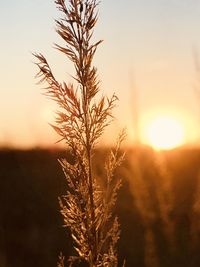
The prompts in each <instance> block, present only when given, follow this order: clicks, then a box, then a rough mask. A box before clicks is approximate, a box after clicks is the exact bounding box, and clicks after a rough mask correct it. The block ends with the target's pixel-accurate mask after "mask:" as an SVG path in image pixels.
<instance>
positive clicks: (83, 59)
mask: <svg viewBox="0 0 200 267" xmlns="http://www.w3.org/2000/svg"><path fill="white" fill-rule="evenodd" d="M55 4H56V6H57V8H58V9H59V10H60V12H61V13H62V15H63V17H62V19H60V20H56V31H57V33H58V34H59V35H60V37H61V38H62V39H63V40H64V42H65V44H66V45H65V46H60V45H58V44H56V48H57V49H58V50H59V51H61V52H62V53H63V54H64V55H65V56H67V57H68V59H69V60H70V61H71V62H72V63H73V65H74V68H75V72H76V75H75V76H74V80H75V84H76V85H74V84H68V83H66V82H59V81H58V80H57V79H56V78H55V76H54V75H53V73H52V70H51V68H50V66H49V64H48V62H47V60H46V58H45V57H44V56H43V55H42V54H34V56H35V57H36V59H37V63H36V65H37V66H38V68H39V72H38V74H37V77H38V78H39V80H40V82H46V84H47V87H46V88H45V94H46V95H47V96H48V97H50V98H51V99H53V100H54V101H55V102H57V104H58V106H59V111H58V112H57V113H56V115H57V117H56V123H55V125H52V127H53V128H54V130H55V131H56V132H57V133H58V135H59V136H60V141H62V140H63V141H64V142H65V143H66V145H67V147H68V149H69V150H70V153H71V157H72V159H73V161H68V160H67V159H60V160H59V162H60V164H61V166H62V169H63V172H64V174H65V176H66V181H67V184H68V188H69V190H68V191H67V193H66V195H64V196H62V197H61V198H60V200H59V202H60V207H61V213H62V215H63V218H64V225H65V226H67V227H69V228H70V230H71V235H72V238H73V241H74V248H75V250H76V251H77V256H72V257H70V259H69V264H70V266H73V264H74V262H76V261H80V260H83V261H85V262H86V263H87V264H88V266H90V267H97V266H98V267H100V266H107V267H114V266H117V265H118V263H117V262H118V259H117V241H118V239H119V235H120V231H119V222H118V218H117V217H116V216H114V215H113V206H114V205H115V202H116V198H117V191H118V189H119V187H120V184H121V181H119V180H117V181H116V180H115V179H113V177H114V172H115V169H116V168H117V167H118V166H119V165H120V164H121V162H122V160H123V157H124V156H123V155H122V154H121V153H120V144H121V142H122V141H123V139H124V132H122V134H121V135H120V136H119V139H118V141H117V145H116V147H115V149H114V150H113V151H111V153H110V155H109V157H108V159H107V161H106V162H105V170H106V172H105V173H106V188H105V189H102V187H101V186H100V183H99V182H98V179H97V178H96V177H95V175H94V173H93V169H92V161H93V153H94V148H95V145H96V143H97V141H98V139H99V137H100V136H101V135H102V134H103V132H104V130H105V128H106V126H107V125H109V124H110V121H111V120H112V110H113V108H114V106H115V103H116V101H117V97H116V95H115V94H114V95H113V96H112V97H111V98H107V97H105V96H102V97H98V99H99V100H98V101H97V100H96V99H97V95H98V93H99V90H100V88H99V80H98V76H97V69H96V68H95V67H94V66H93V64H92V62H93V57H94V55H95V52H96V49H97V47H98V45H99V44H100V43H101V42H102V41H101V40H100V41H97V42H94V43H93V42H92V35H93V30H94V27H95V24H96V22H97V18H98V15H97V11H96V9H97V5H98V2H97V1H96V0H69V1H64V0H56V1H55ZM58 266H60V267H63V266H64V258H63V256H60V260H59V263H58Z"/></svg>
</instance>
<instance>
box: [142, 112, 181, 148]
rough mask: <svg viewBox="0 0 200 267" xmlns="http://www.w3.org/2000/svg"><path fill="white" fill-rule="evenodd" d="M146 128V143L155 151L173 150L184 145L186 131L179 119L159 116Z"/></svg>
mask: <svg viewBox="0 0 200 267" xmlns="http://www.w3.org/2000/svg"><path fill="white" fill-rule="evenodd" d="M145 128H146V129H145V136H146V141H147V142H148V144H150V145H151V146H152V147H154V148H155V149H172V148H175V147H177V146H180V145H183V144H184V141H185V131H184V127H183V125H182V123H181V122H180V121H179V120H178V119H175V118H173V117H169V116H159V117H156V118H153V119H152V120H151V121H150V122H149V124H147V126H146V127H145Z"/></svg>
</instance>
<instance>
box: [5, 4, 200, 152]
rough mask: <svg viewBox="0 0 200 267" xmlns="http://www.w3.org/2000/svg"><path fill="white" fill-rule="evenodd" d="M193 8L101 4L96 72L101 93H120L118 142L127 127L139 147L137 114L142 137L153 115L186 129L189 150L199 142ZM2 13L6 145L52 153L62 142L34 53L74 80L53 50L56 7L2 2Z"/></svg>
mask: <svg viewBox="0 0 200 267" xmlns="http://www.w3.org/2000/svg"><path fill="white" fill-rule="evenodd" d="M188 3H189V1H185V0H183V1H179V0H176V1H172V0H168V1H167V0H149V1H144V0H143V1H141V0H136V1H132V0H126V1H114V0H109V1H102V2H101V4H100V6H99V9H100V18H99V22H98V25H97V28H96V33H95V37H96V38H97V39H99V38H100V39H104V43H103V44H102V45H101V47H100V48H99V50H98V51H97V54H96V58H95V65H96V66H97V67H98V73H99V77H100V79H101V81H102V82H101V85H102V91H103V93H105V94H107V95H111V94H112V93H113V92H115V93H116V94H117V95H118V96H119V99H120V102H119V105H118V107H117V109H116V110H115V115H116V117H117V121H116V122H114V124H113V128H112V129H114V130H115V131H113V134H114V132H116V129H119V128H120V127H127V129H128V140H129V141H131V142H133V140H134V117H135V116H134V114H135V112H136V109H137V113H138V115H139V124H140V133H141V137H142V136H143V133H142V132H143V129H144V125H145V124H146V123H147V122H148V120H149V117H151V114H154V115H156V116H157V115H158V114H160V113H170V114H171V116H176V117H178V118H179V119H180V120H181V121H182V123H183V125H184V128H185V129H186V136H187V143H194V142H199V140H200V127H199V120H200V99H198V98H197V95H196V94H195V92H194V88H193V86H194V84H195V82H196V80H197V76H196V74H195V68H194V59H193V53H192V50H193V47H194V46H195V49H196V50H197V51H198V50H200V27H199V25H200V16H199V14H200V3H199V1H195V0H194V1H191V2H190V3H189V4H188ZM0 10H1V11H2V16H1V17H0V22H1V23H0V31H1V50H0V56H1V62H0V68H1V79H0V92H1V98H0V107H1V112H0V121H1V124H0V145H1V146H2V145H3V146H4V145H11V146H19V147H30V146H37V145H54V142H55V141H57V136H56V134H54V133H53V130H52V129H51V128H50V127H49V125H48V122H52V121H53V110H55V106H54V105H53V104H52V103H51V102H49V100H47V99H45V97H44V96H42V95H41V90H40V87H39V86H37V85H36V81H35V80H34V75H35V74H36V71H37V69H36V67H35V66H34V64H33V62H32V61H33V57H32V55H31V52H42V53H43V54H45V56H46V57H47V58H48V60H49V62H50V63H51V65H52V67H53V70H54V72H55V74H56V75H57V77H58V78H60V79H65V80H66V81H67V80H68V79H70V78H69V74H73V68H72V65H71V64H70V62H69V61H67V60H66V59H65V58H64V57H63V56H62V55H61V54H59V52H57V51H56V50H54V49H53V48H52V47H53V43H54V42H57V43H59V42H60V39H59V38H58V36H57V35H56V33H55V30H54V21H53V18H57V17H58V12H57V10H56V8H55V5H54V3H53V1H41V0H37V1H36V0H34V1H25V0H23V1H20V2H18V3H12V4H11V2H10V1H4V2H2V3H0ZM136 96H137V97H136ZM135 98H137V100H135ZM136 107H137V108H136ZM109 133H110V130H109ZM111 139H112V140H113V136H112V138H111ZM106 140H110V137H109V135H108V134H107V135H106ZM142 141H143V140H142Z"/></svg>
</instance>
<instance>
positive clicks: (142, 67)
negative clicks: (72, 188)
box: [0, 0, 200, 267]
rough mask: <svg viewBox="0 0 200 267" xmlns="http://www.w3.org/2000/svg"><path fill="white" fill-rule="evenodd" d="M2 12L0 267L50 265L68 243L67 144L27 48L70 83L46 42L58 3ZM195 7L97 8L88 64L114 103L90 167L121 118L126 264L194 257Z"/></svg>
mask: <svg viewBox="0 0 200 267" xmlns="http://www.w3.org/2000/svg"><path fill="white" fill-rule="evenodd" d="M0 12H1V16H0V32H1V49H0V57H1V61H0V69H1V79H0V96H1V97H0V109H1V112H0V148H1V150H0V205H1V207H0V210H1V216H0V266H1V267H18V266H20V267H23V266H24V267H25V266H26V267H27V266H28V267H31V266H36V265H37V266H38V267H40V266H47V265H48V266H49V267H51V266H55V265H56V261H57V257H58V255H59V253H60V251H63V253H64V254H65V255H69V254H70V253H72V252H73V251H72V244H71V239H70V235H69V233H68V232H66V230H65V229H63V227H62V218H61V216H60V214H59V206H58V201H57V198H58V196H60V195H61V194H63V193H64V192H66V189H67V188H66V183H65V179H64V175H63V173H62V171H61V169H60V166H59V164H58V162H57V158H59V157H61V156H63V155H64V156H65V154H66V151H65V150H64V146H63V145H62V144H55V143H56V141H57V140H58V136H57V135H56V134H55V133H54V131H53V130H52V128H51V127H50V126H49V124H48V123H53V121H54V111H55V110H56V109H57V107H56V105H55V104H54V103H52V102H51V101H49V100H48V99H46V98H45V96H44V95H42V93H43V90H42V85H39V86H38V85H37V84H36V83H37V81H36V79H35V78H34V76H35V75H36V73H37V68H36V66H35V65H34V58H33V56H32V52H41V53H43V54H44V55H45V57H46V58H47V59H48V61H49V63H50V65H51V67H52V70H53V72H54V73H55V76H56V77H57V79H59V80H60V81H62V80H65V81H67V82H71V81H72V78H71V75H73V74H74V70H73V66H72V64H71V63H70V62H69V61H68V60H66V58H64V57H63V55H62V54H60V53H59V52H58V51H56V50H55V49H54V48H53V47H54V43H62V41H61V40H60V39H59V37H58V36H57V34H56V32H55V23H54V19H56V18H58V17H59V16H60V14H59V12H58V10H56V7H55V4H54V1H42V0H34V1H32V0H28V1H27V0H26V1H25V0H22V1H20V2H14V3H11V2H10V1H4V2H1V3H0ZM199 14H200V2H199V1H197V0H193V1H190V2H189V1H185V0H182V1H179V0H176V1H174V0H173V1H172V0H168V1H166V0H149V1H144V0H140V1H139V0H135V1H133V0H123V1H122V0H121V1H120V0H119V1H114V0H110V1H102V2H101V3H100V5H99V21H98V24H97V27H96V32H95V34H94V39H95V40H99V39H103V40H104V42H103V44H102V45H101V46H100V47H99V49H98V50H97V53H96V57H95V65H96V66H97V68H98V74H99V78H100V80H101V88H102V93H104V94H106V95H108V96H111V95H112V94H113V92H115V93H116V94H117V96H118V97H119V103H118V106H117V108H116V109H115V111H114V115H115V117H116V118H117V119H116V120H114V122H113V123H112V125H111V126H109V127H110V128H109V130H107V132H106V133H105V135H104V137H102V142H101V143H100V144H99V146H98V150H97V155H96V158H95V171H96V173H97V175H100V174H101V173H102V167H101V166H103V164H102V162H103V159H104V158H105V153H106V152H107V149H108V147H109V146H111V145H112V144H113V139H114V138H115V137H116V132H118V131H119V130H120V129H121V128H122V127H126V128H127V140H126V144H125V149H126V151H127V156H126V160H125V162H124V164H123V166H122V167H121V168H120V169H119V170H118V173H117V174H116V176H117V177H118V176H119V177H123V181H124V182H123V187H122V188H121V191H120V194H119V201H118V203H117V209H116V212H117V213H118V214H119V218H120V221H121V229H122V233H121V239H120V242H119V258H120V262H122V261H123V259H124V258H126V260H127V266H130V267H133V266H141V267H143V266H145V267H153V266H176V267H177V266H182V267H183V266H188V267H190V266H192V267H193V266H194V267H196V266H200V256H199V246H200V196H199V193H200V183H199V182H200V181H199V166H200V150H199V145H200V125H199V120H200V60H199V58H200V57H199V53H200V52H199V50H200V34H199V33H200V27H199V25H200V17H199ZM102 143H103V144H104V146H102V145H101V144H102ZM105 145H106V146H105Z"/></svg>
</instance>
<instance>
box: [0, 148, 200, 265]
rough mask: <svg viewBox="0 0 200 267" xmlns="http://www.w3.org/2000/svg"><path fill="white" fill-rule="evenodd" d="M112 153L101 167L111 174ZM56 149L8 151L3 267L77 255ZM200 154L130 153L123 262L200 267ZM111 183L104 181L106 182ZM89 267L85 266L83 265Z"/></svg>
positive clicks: (1, 162) (1, 160) (1, 192)
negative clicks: (64, 212)
mask: <svg viewBox="0 0 200 267" xmlns="http://www.w3.org/2000/svg"><path fill="white" fill-rule="evenodd" d="M105 153H106V150H101V151H97V155H96V158H95V165H94V168H95V170H96V174H97V175H98V176H99V177H101V176H102V175H103V172H104V170H103V162H104V161H103V160H104V158H105ZM65 154H66V153H65V152H63V151H53V150H32V151H18V150H2V151H1V152H0V212H1V215H0V267H36V266H37V267H47V266H48V267H53V266H54V267H55V266H56V262H57V257H58V255H59V253H60V251H62V252H63V254H64V255H66V256H67V255H69V254H72V253H73V249H72V244H71V238H70V235H69V233H68V232H67V231H66V229H64V228H63V227H62V217H61V215H60V213H59V205H58V197H59V196H60V195H61V194H64V193H65V192H66V189H67V188H66V183H65V178H64V175H63V173H62V170H61V168H60V166H59V163H58V162H57V160H56V159H57V158H59V157H63V156H67V154H66V155H65ZM199 170H200V151H199V150H197V149H196V150H195V149H191V150H189V149H185V150H184V149H180V150H173V151H170V152H162V153H155V152H153V151H152V150H151V149H148V148H141V149H132V150H129V151H127V156H126V161H125V162H124V164H123V166H122V167H121V168H120V169H119V170H118V172H117V173H116V179H117V178H118V177H122V178H123V186H122V188H121V189H120V192H119V197H118V202H117V207H116V212H117V214H118V215H119V218H120V222H121V239H120V242H119V257H120V263H122V261H123V259H124V258H125V259H126V266H127V267H134V266H136V267H144V266H145V267H156V266H162V267H169V266H170V267H178V266H181V267H185V266H187V267H197V266H200V180H199ZM102 186H103V180H102ZM80 266H81V265H80Z"/></svg>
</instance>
